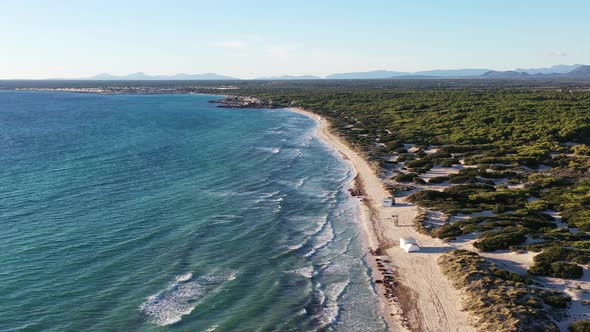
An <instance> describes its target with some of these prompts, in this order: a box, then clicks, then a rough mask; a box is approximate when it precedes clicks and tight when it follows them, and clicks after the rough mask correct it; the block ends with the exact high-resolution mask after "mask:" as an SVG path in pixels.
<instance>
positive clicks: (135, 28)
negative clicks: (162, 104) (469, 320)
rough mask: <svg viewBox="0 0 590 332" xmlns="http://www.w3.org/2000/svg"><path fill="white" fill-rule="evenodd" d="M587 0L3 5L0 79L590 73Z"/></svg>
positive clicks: (123, 0)
mask: <svg viewBox="0 0 590 332" xmlns="http://www.w3.org/2000/svg"><path fill="white" fill-rule="evenodd" d="M589 13H590V1H588V0H579V1H578V0H553V1H547V0H536V1H533V0H510V1H509V0H488V1H484V0H449V1H442V0H431V1H427V0H403V1H401V0H400V1H398V0H388V1H386V0H383V1H377V0H373V1H372V0H364V1H347V0H338V1H335V0H315V1H312V0H298V1H279V0H249V1H244V0H241V1H238V0H207V1H189V0H168V1H164V0H161V1H154V0H142V1H135V0H117V1H111V0H102V1H77V0H76V1H74V0H72V1H67V0H61V1H60V0H45V1H43V0H37V1H33V0H3V1H2V2H1V3H0V43H1V44H0V45H1V47H0V78H49V77H64V78H68V77H84V76H91V75H95V74H98V73H102V72H108V73H111V74H128V73H132V72H138V71H143V72H146V73H148V74H173V73H180V72H183V73H204V72H216V73H219V74H224V75H230V76H236V77H241V78H253V77H258V76H267V75H279V74H291V75H302V74H313V75H326V74H330V73H335V72H348V71H365V70H375V69H388V70H400V71H416V70H427V69H436V68H439V69H441V68H444V69H449V68H492V69H500V70H502V69H514V68H518V67H544V66H551V65H554V64H574V63H586V64H588V63H590V19H589V16H588V15H589Z"/></svg>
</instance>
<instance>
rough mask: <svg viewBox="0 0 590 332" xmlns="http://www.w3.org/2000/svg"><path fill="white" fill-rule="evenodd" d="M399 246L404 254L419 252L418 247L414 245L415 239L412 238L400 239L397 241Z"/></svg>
mask: <svg viewBox="0 0 590 332" xmlns="http://www.w3.org/2000/svg"><path fill="white" fill-rule="evenodd" d="M399 246H400V248H402V249H403V250H404V251H405V252H407V253H410V252H413V251H420V247H419V246H418V244H417V243H416V239H414V238H413V237H402V238H400V239H399Z"/></svg>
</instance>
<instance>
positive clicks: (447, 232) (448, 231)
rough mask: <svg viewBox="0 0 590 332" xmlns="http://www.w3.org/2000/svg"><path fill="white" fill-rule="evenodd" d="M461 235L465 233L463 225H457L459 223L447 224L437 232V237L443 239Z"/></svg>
mask: <svg viewBox="0 0 590 332" xmlns="http://www.w3.org/2000/svg"><path fill="white" fill-rule="evenodd" d="M460 235H463V231H462V230H461V227H459V225H457V223H453V224H446V225H444V226H442V227H441V228H439V229H438V231H437V232H436V237H438V238H441V239H447V238H453V237H457V236H460Z"/></svg>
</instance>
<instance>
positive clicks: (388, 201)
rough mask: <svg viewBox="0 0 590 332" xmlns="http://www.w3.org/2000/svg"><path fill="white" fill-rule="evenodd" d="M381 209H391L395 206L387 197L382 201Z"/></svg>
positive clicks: (392, 200)
mask: <svg viewBox="0 0 590 332" xmlns="http://www.w3.org/2000/svg"><path fill="white" fill-rule="evenodd" d="M382 204H383V207H392V206H393V204H395V200H394V199H393V197H387V198H384V199H383V203H382Z"/></svg>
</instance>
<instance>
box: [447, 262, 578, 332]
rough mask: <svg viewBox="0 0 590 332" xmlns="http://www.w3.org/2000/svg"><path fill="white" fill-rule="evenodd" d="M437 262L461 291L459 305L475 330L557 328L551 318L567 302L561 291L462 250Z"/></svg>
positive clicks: (557, 314) (537, 329) (532, 330)
mask: <svg viewBox="0 0 590 332" xmlns="http://www.w3.org/2000/svg"><path fill="white" fill-rule="evenodd" d="M438 262H439V265H440V266H441V268H442V271H443V273H444V274H445V275H446V276H447V278H448V279H449V280H451V282H452V283H453V286H454V287H455V288H457V289H459V290H461V291H463V292H465V299H464V301H463V306H464V309H465V310H467V311H468V312H469V313H470V314H471V315H473V317H474V318H475V324H474V325H475V326H476V328H477V330H478V331H486V332H488V331H531V332H537V331H538V332H547V331H549V332H553V331H555V332H557V331H559V328H558V327H557V325H556V324H555V323H554V322H553V319H559V318H560V316H561V314H562V309H564V308H567V307H568V306H569V304H570V302H571V299H570V298H569V297H568V296H567V295H565V294H564V293H562V292H558V291H554V290H550V289H546V288H542V287H539V286H538V285H535V284H534V282H533V281H532V280H531V279H529V278H527V277H525V276H522V275H519V274H516V273H512V272H509V271H506V270H503V269H500V268H498V267H497V266H496V265H495V264H492V263H490V262H488V261H487V260H486V259H485V258H483V257H481V256H479V255H478V254H476V253H474V252H470V251H466V250H454V251H450V252H447V253H445V254H444V255H442V256H441V257H440V258H439V261H438Z"/></svg>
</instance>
